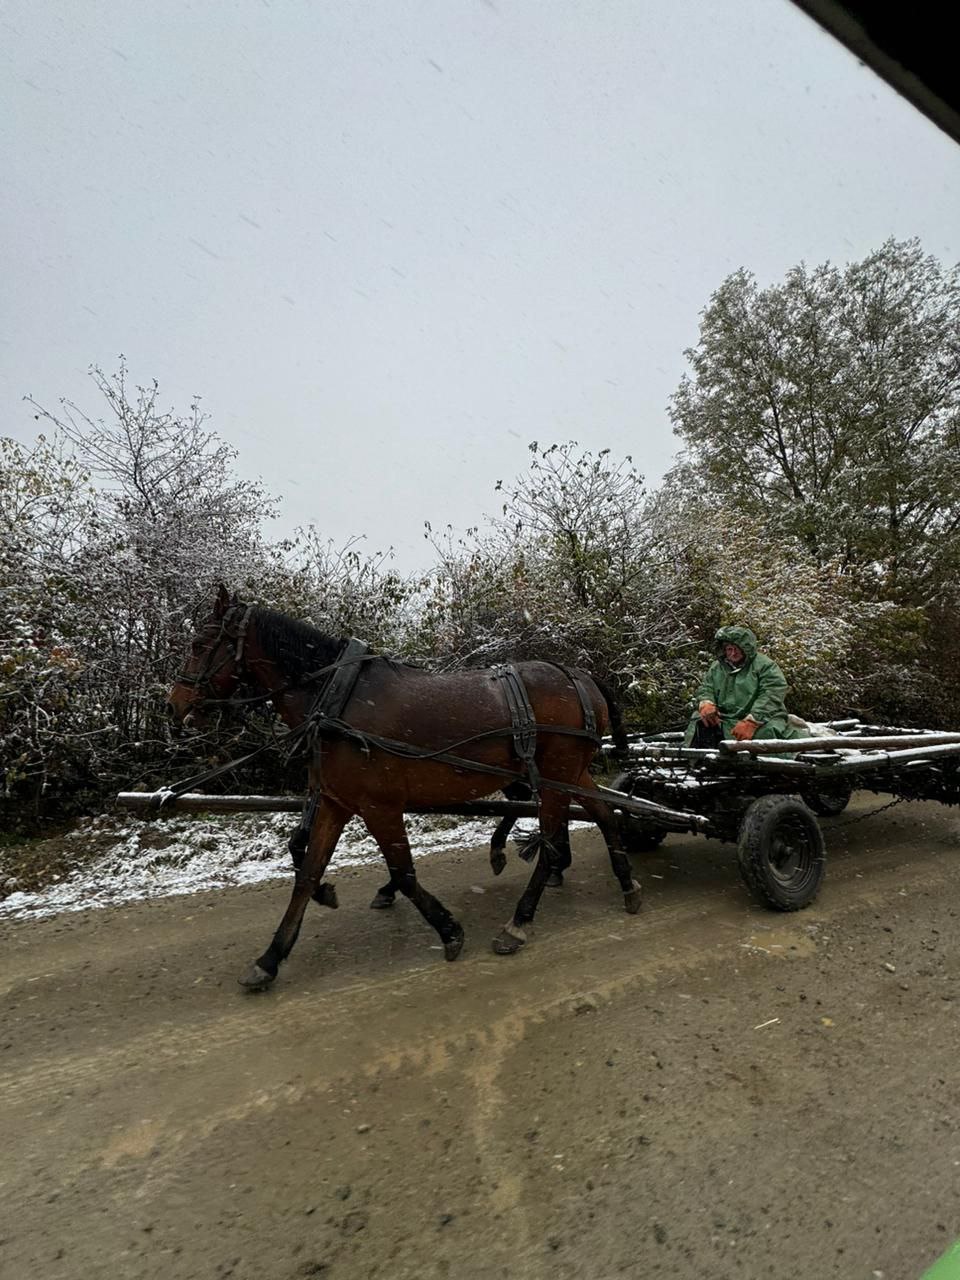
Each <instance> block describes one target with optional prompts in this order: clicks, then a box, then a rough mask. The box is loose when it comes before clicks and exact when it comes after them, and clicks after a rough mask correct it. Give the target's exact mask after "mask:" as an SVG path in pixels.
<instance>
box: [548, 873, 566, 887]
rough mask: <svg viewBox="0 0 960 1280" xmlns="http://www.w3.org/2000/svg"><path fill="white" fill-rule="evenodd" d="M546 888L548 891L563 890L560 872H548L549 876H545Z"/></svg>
mask: <svg viewBox="0 0 960 1280" xmlns="http://www.w3.org/2000/svg"><path fill="white" fill-rule="evenodd" d="M547 888H548V889H562V888H563V872H562V871H551V872H550V874H549V875H548V876H547Z"/></svg>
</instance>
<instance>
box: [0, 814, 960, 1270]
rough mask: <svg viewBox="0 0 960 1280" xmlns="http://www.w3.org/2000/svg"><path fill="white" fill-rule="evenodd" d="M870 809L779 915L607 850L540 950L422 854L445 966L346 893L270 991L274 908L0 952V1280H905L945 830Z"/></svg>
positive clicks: (474, 863)
mask: <svg viewBox="0 0 960 1280" xmlns="http://www.w3.org/2000/svg"><path fill="white" fill-rule="evenodd" d="M878 803H881V801H878V800H877V799H876V798H874V797H868V798H864V799H860V798H857V799H856V800H855V802H854V805H852V806H851V808H850V809H849V810H848V811H847V813H846V814H845V815H843V817H842V818H839V819H828V820H825V822H824V829H825V831H826V833H827V847H828V855H829V865H828V874H827V880H826V883H825V886H824V888H823V890H822V892H821V895H820V898H819V899H818V901H817V902H816V903H815V904H814V905H813V906H812V907H810V908H808V909H807V910H806V911H802V912H799V913H797V914H794V915H778V914H775V913H772V912H769V911H767V910H765V909H763V908H762V907H760V906H758V905H755V904H754V903H753V902H752V901H751V900H750V898H749V897H748V895H747V893H746V890H745V889H744V888H743V887H742V886H741V883H740V880H739V876H738V873H737V870H736V866H735V854H734V851H733V849H732V847H731V846H726V845H716V844H713V843H708V842H707V841H704V840H702V839H694V838H684V837H679V836H671V837H669V838H668V840H667V842H666V844H665V845H664V846H663V847H662V849H661V850H659V851H658V853H657V854H656V855H652V856H646V857H644V858H642V859H641V858H637V859H636V866H637V869H638V870H639V871H640V872H641V873H642V878H643V882H644V886H645V890H646V898H645V902H644V906H643V908H642V910H641V912H640V914H639V915H637V916H627V915H625V914H624V913H623V911H622V909H621V898H620V894H619V892H618V890H617V886H616V885H615V883H614V881H613V878H612V876H611V875H610V871H609V866H608V864H607V861H606V857H605V855H604V854H603V852H602V849H601V846H600V844H599V842H598V840H597V838H596V836H595V834H594V833H592V832H578V833H576V835H575V836H574V850H575V862H574V867H573V870H572V873H570V874H568V877H567V885H566V886H565V888H563V889H562V890H558V891H548V893H547V895H546V896H545V899H544V903H543V906H542V908H541V912H540V915H539V918H538V922H537V927H536V929H535V930H534V932H533V936H532V938H531V941H530V943H529V944H528V945H527V947H526V948H525V949H524V950H523V951H522V952H521V953H520V954H519V955H517V956H514V957H509V958H501V957H497V956H494V955H493V954H491V952H490V949H489V944H490V939H491V938H492V936H493V935H494V933H495V932H496V931H497V930H498V929H499V927H500V925H501V924H502V923H503V922H504V921H505V920H507V919H508V917H509V915H510V913H511V910H512V907H513V904H514V902H515V900H516V897H517V896H518V893H519V890H520V885H521V880H522V878H523V877H524V876H525V874H526V871H527V868H526V867H525V866H524V865H523V864H520V863H519V862H518V861H517V860H516V859H511V863H510V866H509V868H508V870H507V872H506V873H505V874H504V875H503V876H502V877H501V878H500V879H498V880H495V879H493V878H492V877H491V875H490V873H489V870H488V869H487V865H486V855H485V851H484V850H480V849H474V850H464V851H463V852H461V853H452V854H451V853H448V854H443V855H437V856H435V857H432V858H429V859H425V860H424V861H423V862H421V863H420V864H419V869H420V875H421V878H422V879H423V881H424V883H425V884H426V885H427V886H428V887H429V888H430V889H431V890H432V891H433V892H434V893H436V894H438V895H439V896H440V897H441V898H442V899H443V901H444V902H445V903H446V904H447V905H448V906H449V907H450V908H451V909H452V910H453V911H454V912H455V914H456V915H457V916H458V917H459V918H460V920H461V921H462V922H463V924H464V926H465V928H466V930H467V946H466V948H465V950H464V953H463V955H462V956H461V958H460V959H459V960H458V961H456V962H455V963H453V964H447V963H445V962H444V960H443V958H442V953H441V952H440V951H439V950H437V949H436V947H437V939H436V938H435V937H434V936H433V935H432V934H431V933H429V932H428V930H427V928H426V926H425V925H424V923H423V922H422V920H421V919H420V917H419V916H418V915H416V913H415V912H414V911H413V909H412V908H410V907H409V905H408V904H406V903H403V902H400V903H398V905H397V906H396V907H395V908H394V909H393V910H392V911H387V912H373V911H370V910H368V907H367V903H368V902H369V900H370V898H371V897H372V894H373V891H374V888H375V887H376V885H377V883H378V882H379V881H380V880H382V878H383V877H382V873H381V872H377V871H374V870H370V869H363V870H356V871H353V872H345V873H342V874H341V875H340V876H338V877H336V880H337V886H338V891H339V895H340V901H341V904H342V905H341V909H340V910H339V911H336V912H332V911H327V910H322V909H319V908H315V907H311V909H310V911H309V913H308V916H307V921H306V924H305V926H304V929H303V933H302V935H301V938H300V941H299V943H298V945H297V947H296V949H295V951H294V953H293V956H292V957H291V960H290V961H289V962H288V964H287V965H286V966H285V967H284V968H283V969H282V970H281V975H280V978H279V979H278V981H277V983H276V984H275V986H274V987H273V989H272V990H271V991H269V992H268V993H266V994H263V995H258V996H251V995H246V994H244V993H243V992H242V991H241V990H240V989H239V988H238V987H237V985H236V977H237V975H238V974H239V973H240V972H241V971H242V970H243V969H244V968H245V967H246V964H247V962H248V961H249V960H250V959H251V958H252V957H253V956H254V955H256V954H257V953H258V952H259V951H260V950H262V948H263V946H264V945H265V943H266V942H267V940H268V939H269V936H270V934H271V933H272V931H273V929H274V927H275V925H276V923H277V921H278V919H279V916H280V914H281V912H282V910H283V907H284V905H285V902H286V899H287V893H288V890H287V886H286V885H285V884H284V883H280V882H277V883H270V884H266V885H259V886H255V887H250V888H243V889H232V890H229V891H223V892H218V893H203V894H198V895H194V896H192V897H182V898H174V899H167V900H164V901H154V902H144V903H140V904H137V905H133V906H128V907H122V908H115V909H109V910H103V911H96V912H89V913H87V914H76V915H62V916H60V917H57V918H54V919H51V920H45V921H39V922H34V923H17V924H10V923H4V924H3V925H2V929H3V933H2V962H3V963H2V970H0V986H2V990H3V1003H2V1024H0V1107H2V1112H0V1114H2V1116H3V1122H2V1127H3V1143H2V1156H0V1161H2V1181H0V1239H2V1243H0V1274H2V1275H3V1277H4V1280H8V1278H9V1280H21V1278H22V1280H26V1278H28V1277H31V1278H32V1277H43V1278H44V1280H47V1278H49V1280H60V1278H70V1280H80V1278H81V1277H82V1278H83V1280H98V1278H99V1277H104V1278H106V1277H110V1280H132V1278H133V1277H149V1278H150V1280H152V1278H154V1277H157V1278H158V1280H159V1278H160V1277H162V1278H163V1280H185V1278H187V1277H190V1278H193V1277H209V1278H210V1280H218V1278H220V1277H227V1276H231V1277H235V1278H236V1280H248V1278H249V1280H296V1278H297V1277H303V1276H323V1277H329V1278H330V1280H341V1278H343V1277H367V1276H371V1277H372V1276H377V1277H384V1278H387V1277H391V1278H394V1277H418V1278H419V1277H438V1278H439V1277H444V1278H446V1277H450V1278H451V1280H481V1278H483V1280H486V1278H487V1277H490V1278H491V1280H492V1278H493V1277H505V1278H511V1280H520V1278H526V1277H531V1278H534V1280H539V1278H540V1277H543V1278H546V1277H551V1278H552V1277H584V1278H586V1280H606V1278H607V1277H613V1276H621V1275H626V1276H638V1277H646V1276H663V1277H668V1276H675V1277H690V1278H691V1280H693V1278H697V1280H700V1278H702V1277H707V1276H709V1277H712V1278H713V1280H722V1278H724V1277H730V1278H731V1280H732V1278H734V1277H737V1278H744V1277H746V1278H750V1277H761V1276H763V1277H775V1278H776V1280H792V1278H794V1277H796V1278H797V1280H799V1278H800V1277H803V1278H804V1280H821V1278H825V1277H834V1276H836V1277H863V1278H864V1280H871V1278H875V1277H881V1276H882V1277H885V1278H886V1280H916V1277H918V1276H919V1275H920V1274H921V1273H922V1271H923V1270H924V1269H925V1267H927V1266H928V1265H929V1264H930V1263H931V1262H932V1261H933V1260H934V1259H935V1258H936V1257H937V1256H938V1255H939V1254H941V1253H942V1252H943V1251H944V1249H945V1248H946V1247H947V1246H948V1245H949V1244H950V1242H951V1241H952V1240H953V1239H954V1237H955V1236H957V1235H960V1106H958V1104H960V1031H958V1015H960V981H958V961H960V944H958V937H957V934H958V924H960V848H958V842H960V817H958V816H956V815H954V814H952V813H950V812H948V811H947V810H944V809H942V808H940V807H935V806H931V805H902V806H899V807H897V808H894V809H891V810H889V811H888V812H887V813H884V814H882V815H880V816H877V817H873V818H870V819H869V820H867V821H864V822H859V823H855V824H852V825H846V824H845V820H846V819H849V818H850V817H851V816H856V815H857V814H858V812H862V811H865V810H867V809H869V808H873V807H875V806H876V805H877V804H878Z"/></svg>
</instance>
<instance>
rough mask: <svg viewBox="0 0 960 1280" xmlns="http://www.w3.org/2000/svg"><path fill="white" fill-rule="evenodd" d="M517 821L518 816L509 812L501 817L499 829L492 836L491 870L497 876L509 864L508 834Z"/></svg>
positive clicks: (498, 824)
mask: <svg viewBox="0 0 960 1280" xmlns="http://www.w3.org/2000/svg"><path fill="white" fill-rule="evenodd" d="M515 822H516V818H511V817H510V816H509V814H508V815H507V817H505V818H501V819H500V821H499V822H498V823H497V829H496V830H495V831H494V833H493V835H492V836H491V837H490V870H491V871H492V872H493V874H494V875H495V876H498V875H499V874H500V872H501V871H502V870H503V868H504V867H505V866H506V865H507V854H506V848H507V836H508V835H509V834H510V832H511V831H512V830H513V824H514V823H515Z"/></svg>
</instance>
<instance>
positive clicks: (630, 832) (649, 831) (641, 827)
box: [610, 771, 667, 853]
mask: <svg viewBox="0 0 960 1280" xmlns="http://www.w3.org/2000/svg"><path fill="white" fill-rule="evenodd" d="M632 779H633V774H632V773H631V772H629V771H628V772H626V773H618V774H617V776H616V777H615V778H614V780H613V782H611V783H610V786H611V789H612V790H614V791H622V792H624V794H625V795H630V794H631V793H630V785H631V782H632ZM617 823H618V826H619V828H620V839H621V841H622V843H623V847H624V849H626V851H627V853H653V851H654V849H659V848H660V846H661V845H662V844H663V841H664V838H665V837H666V834H667V832H666V830H665V828H663V827H658V826H657V824H656V823H655V822H650V821H649V820H648V819H647V818H638V817H636V816H635V815H634V814H632V813H624V812H623V811H622V810H621V811H620V812H619V813H618V814H617Z"/></svg>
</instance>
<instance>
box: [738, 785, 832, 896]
mask: <svg viewBox="0 0 960 1280" xmlns="http://www.w3.org/2000/svg"><path fill="white" fill-rule="evenodd" d="M785 835H786V836H787V837H792V846H793V847H792V849H789V848H788V849H787V850H784V848H783V843H782V842H783V839H784V836H785ZM785 854H786V856H787V858H788V859H789V858H790V856H791V854H794V855H796V856H797V857H798V858H799V865H792V866H791V865H789V863H788V866H787V867H786V868H785V869H784V868H783V867H778V866H777V864H776V862H775V861H774V859H775V858H776V859H782V858H783V857H784V855H785ZM737 860H738V862H739V864H740V874H741V875H742V876H743V878H744V880H745V881H746V884H747V887H748V888H749V889H750V891H751V893H753V894H754V896H755V897H757V898H759V900H760V901H761V902H762V903H763V904H764V905H765V906H768V907H772V908H773V909H774V910H775V911H799V910H800V909H801V908H802V907H807V906H809V905H810V903H811V902H813V900H814V898H815V897H816V896H817V893H818V892H819V890H820V885H821V884H822V883H823V876H824V872H825V871H826V851H825V848H824V843H823V832H822V831H821V830H820V824H819V823H818V822H817V819H816V818H815V817H814V815H813V813H811V811H810V809H809V808H808V807H807V806H806V805H805V804H804V803H803V801H802V800H798V799H797V798H796V797H795V796H761V797H760V799H759V800H755V801H754V802H753V804H752V805H751V806H750V808H749V809H748V810H747V811H746V813H745V814H744V815H743V820H742V822H741V824H740V838H739V841H738V844H737Z"/></svg>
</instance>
